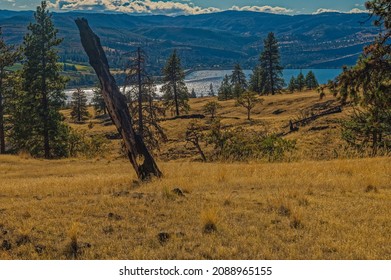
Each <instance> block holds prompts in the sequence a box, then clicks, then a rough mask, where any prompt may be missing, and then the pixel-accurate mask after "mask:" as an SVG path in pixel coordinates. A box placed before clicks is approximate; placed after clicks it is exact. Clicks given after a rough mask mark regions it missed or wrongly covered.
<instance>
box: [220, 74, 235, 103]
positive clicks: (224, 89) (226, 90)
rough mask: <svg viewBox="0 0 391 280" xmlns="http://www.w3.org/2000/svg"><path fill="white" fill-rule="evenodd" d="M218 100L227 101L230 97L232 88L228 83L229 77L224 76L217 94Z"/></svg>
mask: <svg viewBox="0 0 391 280" xmlns="http://www.w3.org/2000/svg"><path fill="white" fill-rule="evenodd" d="M217 98H218V100H228V99H231V98H233V97H232V87H231V84H230V81H229V76H228V75H225V76H224V78H223V81H222V82H221V85H220V87H219V90H218V93H217Z"/></svg>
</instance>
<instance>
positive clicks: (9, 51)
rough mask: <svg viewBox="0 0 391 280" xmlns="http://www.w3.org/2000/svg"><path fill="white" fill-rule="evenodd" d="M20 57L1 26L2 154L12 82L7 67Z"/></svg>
mask: <svg viewBox="0 0 391 280" xmlns="http://www.w3.org/2000/svg"><path fill="white" fill-rule="evenodd" d="M18 59H19V51H17V50H15V48H14V46H8V45H7V44H6V43H5V41H4V38H3V36H2V30H1V27H0V154H4V153H5V152H6V151H5V126H6V120H5V114H6V111H7V107H8V106H9V102H7V101H8V100H7V99H8V98H7V95H8V94H9V92H8V91H9V88H10V85H11V84H12V83H10V82H11V74H10V72H9V71H7V67H10V66H12V65H14V63H15V62H16V61H17V60H18Z"/></svg>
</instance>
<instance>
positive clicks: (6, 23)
mask: <svg viewBox="0 0 391 280" xmlns="http://www.w3.org/2000/svg"><path fill="white" fill-rule="evenodd" d="M32 17H33V14H32V12H13V11H4V10H3V11H0V26H1V27H2V29H3V33H4V35H5V37H6V40H7V41H8V42H9V43H14V44H19V43H21V42H22V39H23V36H24V34H25V33H26V32H27V25H28V23H29V22H30V21H32ZM77 17H85V18H87V19H88V21H89V23H90V25H91V27H92V28H93V29H94V31H95V32H96V33H97V34H98V35H99V36H100V37H101V40H102V43H103V45H104V46H105V47H107V50H108V52H109V58H110V61H111V63H112V64H113V65H115V66H119V65H120V64H121V62H120V61H121V56H124V54H125V53H126V52H129V51H132V50H134V48H135V47H136V46H139V45H141V46H143V47H144V48H145V49H146V51H147V52H148V53H149V58H150V62H151V67H152V68H153V69H154V70H156V71H158V69H160V68H161V66H162V65H163V63H164V61H165V59H166V58H167V56H168V55H169V53H170V52H171V51H172V49H173V48H176V49H178V51H179V53H180V55H181V57H182V62H183V64H184V65H185V67H186V68H190V67H196V66H199V67H205V68H209V67H212V66H220V67H226V68H227V67H231V66H232V64H234V63H235V62H239V63H241V64H242V65H243V67H244V68H248V67H252V66H253V65H254V64H255V63H256V61H257V59H258V56H259V52H260V51H261V49H262V45H263V39H264V38H265V37H266V35H267V33H268V32H271V31H272V32H275V33H276V35H277V38H278V40H279V43H280V46H281V54H282V63H283V64H284V65H285V67H291V68H310V67H313V68H333V67H341V66H342V65H344V64H354V63H355V62H356V60H357V57H358V55H359V54H360V53H361V51H362V48H363V46H364V45H367V44H368V43H369V42H371V41H373V38H374V36H375V35H376V33H377V32H378V30H377V29H376V28H374V27H373V26H372V24H371V20H369V18H368V15H367V14H340V13H323V14H318V15H297V16H288V15H275V14H267V13H255V12H237V11H226V12H221V13H214V14H202V15H191V16H178V17H168V16H161V15H159V16H157V15H156V16H134V15H127V14H102V13H99V14H97V13H95V14H94V13H81V12H68V13H53V19H54V22H55V24H56V26H57V28H58V29H59V30H60V36H61V37H63V38H64V42H63V44H62V49H61V54H62V56H63V59H64V60H67V61H79V62H82V61H86V56H85V55H84V53H83V52H82V50H81V44H80V39H79V34H78V31H77V28H76V25H75V23H74V19H75V18H77Z"/></svg>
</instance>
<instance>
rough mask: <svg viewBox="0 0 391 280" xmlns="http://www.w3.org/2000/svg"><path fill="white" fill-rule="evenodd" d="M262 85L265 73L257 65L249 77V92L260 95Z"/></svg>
mask: <svg viewBox="0 0 391 280" xmlns="http://www.w3.org/2000/svg"><path fill="white" fill-rule="evenodd" d="M264 83H265V72H264V71H263V69H262V68H261V67H260V66H259V65H257V66H255V68H254V69H253V73H252V74H251V75H250V81H249V90H251V91H254V92H256V93H258V94H259V95H261V94H262V93H263V89H264Z"/></svg>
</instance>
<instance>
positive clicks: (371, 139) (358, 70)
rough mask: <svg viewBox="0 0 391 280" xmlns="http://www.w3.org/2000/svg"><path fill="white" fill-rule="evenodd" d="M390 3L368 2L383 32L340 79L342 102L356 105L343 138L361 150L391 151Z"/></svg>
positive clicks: (378, 0) (377, 24)
mask: <svg viewBox="0 0 391 280" xmlns="http://www.w3.org/2000/svg"><path fill="white" fill-rule="evenodd" d="M390 4H391V2H390V0H386V1H380V0H373V1H369V2H367V3H366V7H367V9H369V10H370V12H371V13H372V15H373V16H374V18H376V20H375V22H374V24H375V25H376V26H379V27H382V28H381V29H380V30H381V31H380V33H379V35H378V37H377V38H376V40H375V42H374V43H372V44H371V45H369V46H367V47H365V48H364V53H363V55H362V56H361V57H360V59H359V60H358V62H357V64H356V65H355V66H353V67H352V68H345V69H344V71H343V73H342V74H341V75H340V76H339V77H338V78H337V83H338V89H339V94H340V97H341V99H342V102H343V103H345V102H346V101H347V99H350V101H351V104H353V105H354V114H353V115H352V116H351V117H350V119H349V120H348V121H346V122H345V123H343V138H344V139H345V140H346V141H347V142H348V143H349V144H351V145H353V147H356V148H358V149H360V150H361V149H365V148H367V147H370V148H371V150H372V155H376V154H377V153H378V150H379V149H384V150H385V151H386V152H390V151H391V94H390V93H391V84H390V81H391V43H390V38H391V6H390ZM383 29H384V30H383Z"/></svg>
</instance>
